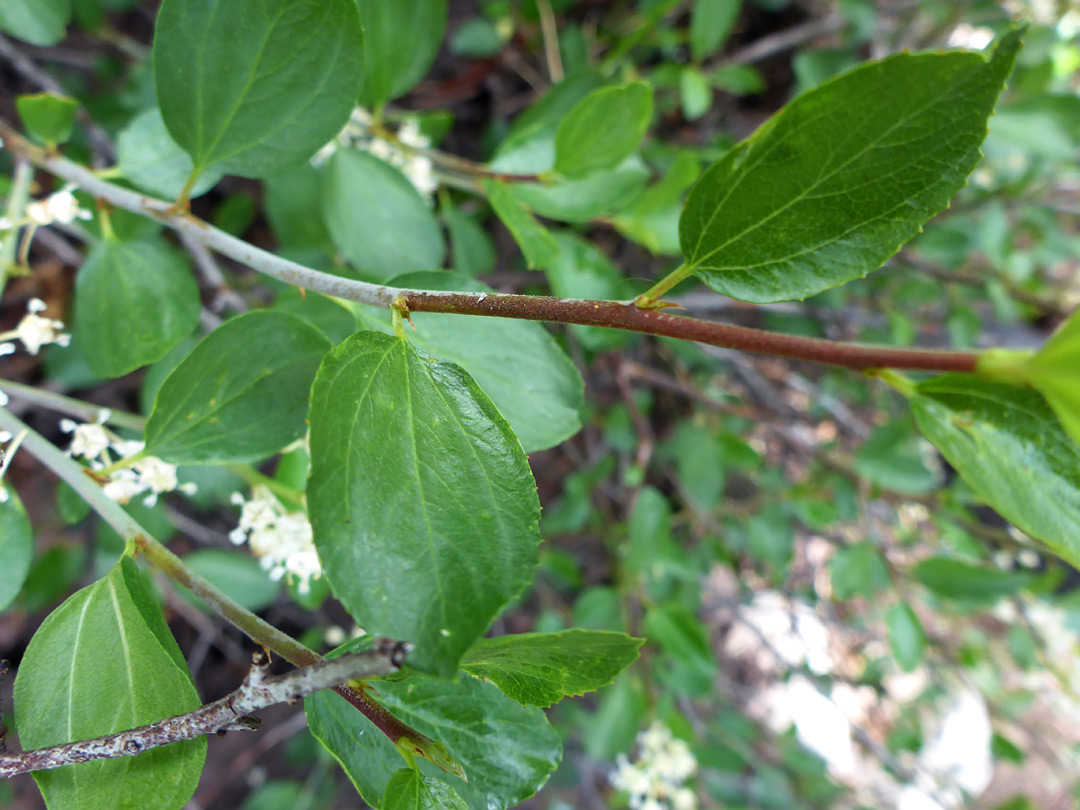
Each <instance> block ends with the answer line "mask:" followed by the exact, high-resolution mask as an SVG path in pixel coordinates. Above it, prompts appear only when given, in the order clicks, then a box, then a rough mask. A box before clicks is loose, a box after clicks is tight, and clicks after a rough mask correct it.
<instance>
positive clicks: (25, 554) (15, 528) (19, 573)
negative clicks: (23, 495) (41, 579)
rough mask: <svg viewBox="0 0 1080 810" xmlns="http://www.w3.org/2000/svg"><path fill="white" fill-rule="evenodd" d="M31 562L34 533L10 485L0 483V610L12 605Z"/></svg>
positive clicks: (28, 571) (20, 502)
mask: <svg viewBox="0 0 1080 810" xmlns="http://www.w3.org/2000/svg"><path fill="white" fill-rule="evenodd" d="M33 559H34V529H33V527H32V526H31V525H30V518H29V517H27V515H26V509H25V508H24V507H23V505H22V501H20V500H19V496H18V494H17V493H16V492H15V490H14V488H13V487H12V486H11V485H10V484H6V483H4V482H3V481H0V610H4V609H5V608H7V606H8V605H10V604H11V603H12V602H14V601H15V597H16V596H18V595H19V591H21V590H22V587H23V583H24V582H26V577H27V575H28V574H29V573H30V563H31V561H32V560H33Z"/></svg>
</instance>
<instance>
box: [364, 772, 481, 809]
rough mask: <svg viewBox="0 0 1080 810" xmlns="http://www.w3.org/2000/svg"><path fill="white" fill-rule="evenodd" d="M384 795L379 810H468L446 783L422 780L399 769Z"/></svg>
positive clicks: (431, 778)
mask: <svg viewBox="0 0 1080 810" xmlns="http://www.w3.org/2000/svg"><path fill="white" fill-rule="evenodd" d="M384 794H385V795H384V796H383V803H382V810H468V807H469V806H468V805H467V804H465V800H464V799H462V798H461V797H460V796H458V795H457V793H456V792H455V791H454V789H453V788H452V787H450V785H448V784H446V782H444V781H442V780H441V779H436V778H435V777H432V776H421V775H420V773H419V772H418V771H414V770H413V769H412V768H402V769H401V770H400V771H397V772H396V773H395V774H394V775H393V776H391V777H390V781H389V782H388V783H387V784H386V790H385V791H384Z"/></svg>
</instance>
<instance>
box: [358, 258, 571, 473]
mask: <svg viewBox="0 0 1080 810" xmlns="http://www.w3.org/2000/svg"><path fill="white" fill-rule="evenodd" d="M391 283H392V284H394V285H395V286H398V287H403V288H406V289H417V290H453V291H460V292H475V293H479V294H481V295H483V294H486V293H489V292H492V290H491V288H490V287H488V286H487V285H485V284H481V283H480V282H478V281H473V280H472V279H468V278H462V277H461V276H459V275H456V274H454V273H446V272H440V273H410V274H408V275H404V276H399V277H397V278H395V279H393V280H392V282H391ZM355 306H356V312H357V315H358V317H359V318H360V319H361V320H362V321H363V322H364V323H365V324H366V325H367V326H368V328H370V329H378V330H381V331H385V332H387V333H391V332H392V327H391V325H390V318H389V317H388V316H387V314H386V311H385V310H382V309H376V308H375V307H368V306H364V305H362V304H357V305H355ZM412 319H413V322H414V323H415V324H416V332H415V333H414V332H412V331H411V330H410V332H409V338H410V340H411V341H412V342H413V343H414V344H415V345H416V346H418V347H419V348H421V349H423V350H424V351H426V352H428V353H430V354H431V355H433V356H435V357H438V358H439V359H440V360H448V361H450V362H451V363H456V364H457V365H459V366H461V367H462V368H463V369H465V370H466V371H467V372H468V373H469V374H470V375H472V378H473V379H474V380H476V383H477V384H478V385H479V386H480V388H482V389H483V391H484V393H485V394H487V395H488V396H489V397H491V401H492V402H494V403H495V406H496V407H497V408H498V409H499V412H500V413H501V414H502V415H503V416H504V417H505V418H506V421H508V422H509V423H510V427H511V428H513V430H514V433H516V434H517V436H518V438H519V439H520V440H521V444H522V447H524V449H525V452H526V453H532V452H535V451H537V450H545V449H547V448H549V447H554V446H555V445H557V444H559V443H560V442H562V441H563V440H564V439H567V438H569V437H570V436H573V435H574V434H575V433H577V432H578V430H580V429H581V414H580V411H581V408H582V405H583V402H584V398H585V391H584V383H583V382H582V380H581V374H580V373H579V372H578V370H577V368H576V367H575V366H574V364H573V362H572V361H571V360H570V358H569V357H567V356H566V352H564V351H563V350H562V348H561V347H560V346H559V344H558V343H557V342H556V341H555V339H554V338H553V337H552V336H551V335H550V334H549V333H548V331H547V330H546V329H545V328H544V327H543V326H541V325H540V324H538V323H529V322H526V321H511V320H506V319H502V318H462V317H461V316H460V315H439V314H436V313H428V312H417V313H415V314H414V315H412Z"/></svg>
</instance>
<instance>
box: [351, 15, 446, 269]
mask: <svg viewBox="0 0 1080 810" xmlns="http://www.w3.org/2000/svg"><path fill="white" fill-rule="evenodd" d="M357 3H358V5H359V6H360V20H361V22H362V23H363V26H364V74H365V75H364V87H363V92H362V93H361V96H360V101H361V103H362V104H363V105H364V106H365V107H376V108H378V107H382V106H383V105H384V104H386V102H388V101H393V100H394V99H395V98H398V97H399V96H403V95H405V94H406V93H408V92H409V91H410V90H412V88H413V87H414V86H415V85H416V83H417V82H419V81H420V80H421V79H422V78H424V75H425V74H426V73H427V72H428V69H429V68H430V67H431V63H432V62H434V61H435V55H436V54H437V53H438V52H439V46H440V45H441V44H442V38H443V34H444V33H446V16H447V8H446V0H394V2H392V3H387V2H386V0H357ZM405 269H407V268H404V267H402V268H399V270H405ZM414 269H415V268H414Z"/></svg>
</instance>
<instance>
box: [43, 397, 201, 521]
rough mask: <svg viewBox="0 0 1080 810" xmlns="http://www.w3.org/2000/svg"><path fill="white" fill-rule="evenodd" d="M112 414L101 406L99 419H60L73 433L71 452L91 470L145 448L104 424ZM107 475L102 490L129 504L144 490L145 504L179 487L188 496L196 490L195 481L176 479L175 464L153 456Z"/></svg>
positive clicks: (148, 504) (104, 467) (143, 458)
mask: <svg viewBox="0 0 1080 810" xmlns="http://www.w3.org/2000/svg"><path fill="white" fill-rule="evenodd" d="M110 415H111V414H110V412H109V411H108V409H102V410H101V411H100V412H99V413H98V418H97V421H96V422H89V423H86V424H80V423H78V422H73V421H72V420H71V419H62V420H60V429H61V430H62V431H64V432H65V433H70V434H72V436H71V446H70V447H69V448H68V450H67V453H68V455H69V456H78V457H80V458H82V459H84V460H85V461H86V462H87V463H88V464H89V465H90V469H91V470H98V471H100V470H105V469H107V468H109V467H111V466H113V465H114V463H115V462H116V461H119V460H120V459H125V458H130V457H132V456H134V455H136V454H138V453H141V452H142V451H143V449H144V448H145V447H146V445H145V443H144V442H140V441H129V440H126V439H121V438H120V437H118V436H117V435H116V434H114V433H113V432H112V431H110V430H109V429H108V428H107V427H105V423H106V422H107V421H108V419H109V416H110ZM114 456H115V457H114ZM108 477H109V480H108V481H107V482H106V483H105V485H104V487H103V489H104V490H105V494H106V495H107V496H108V497H109V498H111V499H112V500H114V501H116V502H117V503H127V502H128V501H130V500H131V499H132V498H134V497H135V496H136V495H141V494H143V493H144V492H145V493H147V495H146V497H145V498H143V503H144V504H146V505H147V506H153V505H154V504H156V503H157V499H158V496H159V495H161V494H163V493H165V492H172V491H174V490H178V491H180V492H183V493H184V494H185V495H194V494H195V492H196V485H195V484H193V483H186V484H181V483H180V482H179V481H178V480H177V478H176V465H175V464H167V463H166V462H164V461H162V460H161V459H160V458H156V457H154V456H143V457H142V458H138V459H136V460H135V461H133V462H132V463H131V464H130V465H128V466H127V467H124V468H123V469H118V470H115V471H112V472H110V473H109V474H108Z"/></svg>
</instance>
